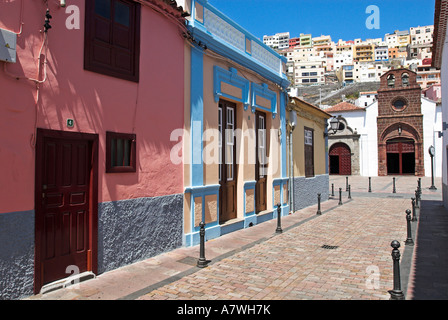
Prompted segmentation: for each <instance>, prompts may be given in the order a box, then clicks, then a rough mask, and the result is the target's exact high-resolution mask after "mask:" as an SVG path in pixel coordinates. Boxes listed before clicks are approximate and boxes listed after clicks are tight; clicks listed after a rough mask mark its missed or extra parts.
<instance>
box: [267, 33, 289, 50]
mask: <svg viewBox="0 0 448 320" xmlns="http://www.w3.org/2000/svg"><path fill="white" fill-rule="evenodd" d="M289 38H290V37H289V32H282V33H276V34H274V35H273V36H263V43H264V44H265V45H267V46H269V47H271V48H273V49H277V50H283V49H287V48H289Z"/></svg>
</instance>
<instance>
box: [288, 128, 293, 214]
mask: <svg viewBox="0 0 448 320" xmlns="http://www.w3.org/2000/svg"><path fill="white" fill-rule="evenodd" d="M292 130H293V129H291V130H290V131H289V189H290V193H289V196H290V197H289V200H290V211H291V212H292V213H294V162H293V155H292V152H293V145H292Z"/></svg>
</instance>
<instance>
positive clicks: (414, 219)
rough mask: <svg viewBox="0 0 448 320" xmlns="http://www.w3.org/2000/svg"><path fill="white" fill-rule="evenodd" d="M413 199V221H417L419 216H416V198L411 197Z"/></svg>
mask: <svg viewBox="0 0 448 320" xmlns="http://www.w3.org/2000/svg"><path fill="white" fill-rule="evenodd" d="M411 200H412V219H411V221H417V218H416V217H415V198H411Z"/></svg>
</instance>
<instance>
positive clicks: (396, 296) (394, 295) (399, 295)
mask: <svg viewBox="0 0 448 320" xmlns="http://www.w3.org/2000/svg"><path fill="white" fill-rule="evenodd" d="M390 245H391V247H392V248H393V250H392V260H393V262H394V289H393V290H389V291H388V292H389V294H390V300H404V299H405V297H404V294H403V291H402V290H401V278H400V250H398V248H400V243H399V242H398V241H397V240H394V241H392V243H391V244H390Z"/></svg>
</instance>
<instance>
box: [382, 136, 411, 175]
mask: <svg viewBox="0 0 448 320" xmlns="http://www.w3.org/2000/svg"><path fill="white" fill-rule="evenodd" d="M386 152H387V174H388V175H396V174H398V175H402V174H415V143H414V140H412V139H406V138H398V139H391V140H388V141H387V143H386Z"/></svg>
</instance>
